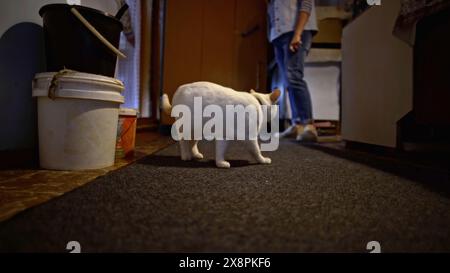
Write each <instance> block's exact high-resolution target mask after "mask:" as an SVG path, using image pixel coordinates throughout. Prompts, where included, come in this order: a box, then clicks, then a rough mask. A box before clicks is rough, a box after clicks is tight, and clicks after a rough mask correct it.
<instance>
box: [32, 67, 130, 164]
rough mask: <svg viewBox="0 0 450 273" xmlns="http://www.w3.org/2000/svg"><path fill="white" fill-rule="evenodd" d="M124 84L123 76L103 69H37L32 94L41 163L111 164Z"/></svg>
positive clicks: (112, 162)
mask: <svg viewBox="0 0 450 273" xmlns="http://www.w3.org/2000/svg"><path fill="white" fill-rule="evenodd" d="M55 75H57V76H56V77H55ZM123 89H124V86H123V84H122V83H121V82H120V81H119V80H117V79H114V78H108V77H105V76H100V75H94V74H87V73H79V72H73V71H70V72H67V73H53V72H52V73H40V74H37V75H36V77H35V79H34V80H33V97H38V130H39V158H40V166H41V167H42V168H45V169H53V170H88V169H100V168H105V167H109V166H111V165H113V164H114V156H115V146H116V134H117V123H118V117H119V106H120V104H121V103H123V102H124V98H123V96H122V95H121V94H120V93H121V92H122V91H123Z"/></svg>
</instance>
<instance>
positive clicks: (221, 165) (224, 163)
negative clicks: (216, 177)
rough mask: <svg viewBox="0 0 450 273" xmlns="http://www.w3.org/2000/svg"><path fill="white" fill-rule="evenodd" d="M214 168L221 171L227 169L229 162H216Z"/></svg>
mask: <svg viewBox="0 0 450 273" xmlns="http://www.w3.org/2000/svg"><path fill="white" fill-rule="evenodd" d="M216 166H217V167H218V168H222V169H229V168H230V167H231V165H230V162H228V161H225V160H223V161H216Z"/></svg>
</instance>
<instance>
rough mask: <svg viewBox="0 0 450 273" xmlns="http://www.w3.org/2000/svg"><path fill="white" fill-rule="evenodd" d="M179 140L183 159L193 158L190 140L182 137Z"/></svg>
mask: <svg viewBox="0 0 450 273" xmlns="http://www.w3.org/2000/svg"><path fill="white" fill-rule="evenodd" d="M179 142H180V153H181V160H183V161H188V160H192V153H191V147H190V145H189V141H188V140H183V139H181V140H180V141H179Z"/></svg>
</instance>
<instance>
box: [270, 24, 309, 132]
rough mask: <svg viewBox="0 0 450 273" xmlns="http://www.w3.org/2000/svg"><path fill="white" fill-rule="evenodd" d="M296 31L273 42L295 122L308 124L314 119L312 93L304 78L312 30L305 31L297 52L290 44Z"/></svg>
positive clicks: (293, 121)
mask: <svg viewBox="0 0 450 273" xmlns="http://www.w3.org/2000/svg"><path fill="white" fill-rule="evenodd" d="M293 35H294V32H288V33H285V34H283V35H281V36H280V37H278V38H276V39H275V40H274V41H273V42H272V43H273V46H274V49H275V58H276V61H277V64H278V68H279V70H280V73H281V75H282V77H283V78H284V81H285V86H286V87H287V89H288V92H289V101H290V104H291V110H292V123H293V124H308V123H311V122H312V121H313V116H312V102H311V95H310V93H309V90H308V85H307V84H306V82H305V80H304V79H303V76H304V73H303V72H304V66H305V58H306V55H307V54H308V52H309V50H310V48H311V43H312V36H313V35H312V32H311V31H304V32H303V34H302V46H301V47H300V48H299V50H298V51H297V52H295V53H293V52H292V51H290V49H289V44H290V42H291V40H292V36H293Z"/></svg>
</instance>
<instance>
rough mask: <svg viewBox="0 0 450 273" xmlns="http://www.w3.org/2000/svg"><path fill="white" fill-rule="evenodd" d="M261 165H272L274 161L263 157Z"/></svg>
mask: <svg viewBox="0 0 450 273" xmlns="http://www.w3.org/2000/svg"><path fill="white" fill-rule="evenodd" d="M259 163H260V164H271V163H272V159H270V158H268V157H263V158H261V160H260V161H259Z"/></svg>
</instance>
